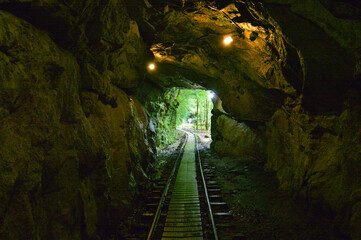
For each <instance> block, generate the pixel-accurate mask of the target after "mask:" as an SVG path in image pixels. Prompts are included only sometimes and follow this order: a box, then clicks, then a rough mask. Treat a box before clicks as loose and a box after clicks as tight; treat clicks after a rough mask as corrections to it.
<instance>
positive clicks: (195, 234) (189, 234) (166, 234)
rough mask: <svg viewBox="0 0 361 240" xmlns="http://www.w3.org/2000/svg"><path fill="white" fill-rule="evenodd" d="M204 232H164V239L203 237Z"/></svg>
mask: <svg viewBox="0 0 361 240" xmlns="http://www.w3.org/2000/svg"><path fill="white" fill-rule="evenodd" d="M202 236H203V232H202V231H194V232H163V236H162V237H178V238H181V237H202Z"/></svg>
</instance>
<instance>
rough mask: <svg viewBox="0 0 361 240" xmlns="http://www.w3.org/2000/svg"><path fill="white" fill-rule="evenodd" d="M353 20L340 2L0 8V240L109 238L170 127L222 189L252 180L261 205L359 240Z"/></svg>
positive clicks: (165, 148) (154, 168) (76, 1)
mask: <svg viewBox="0 0 361 240" xmlns="http://www.w3.org/2000/svg"><path fill="white" fill-rule="evenodd" d="M360 16H361V3H360V1H351V0H347V1H341V0H302V1H300V0H102V1H91V0H73V1H60V0H11V1H9V0H0V239H1V240H2V239H4V240H5V239H6V240H7V239H11V240H24V239H34V240H35V239H36V240H39V239H55V240H58V239H59V240H60V239H62V240H68V239H69V240H70V239H71V240H79V239H106V240H108V239H109V240H110V239H115V238H118V239H122V238H123V237H124V234H123V233H125V232H126V231H127V228H128V227H129V225H126V222H127V221H130V220H131V219H132V216H133V214H134V209H135V206H141V205H142V204H141V200H142V199H143V197H144V196H143V195H144V194H146V193H149V192H152V189H153V188H154V187H155V181H156V180H155V179H156V178H157V177H160V176H161V175H162V173H164V172H163V170H164V169H169V168H171V167H170V166H173V165H172V163H174V161H173V160H174V158H172V156H174V155H176V149H177V146H176V145H177V143H179V142H180V139H183V138H182V134H181V133H180V132H178V131H176V129H177V127H178V126H181V125H182V124H183V126H187V127H190V126H192V127H193V129H195V131H196V129H197V128H198V130H199V131H198V132H202V131H203V130H204V131H205V130H208V129H209V128H210V131H211V133H212V134H211V136H212V140H211V141H210V139H207V144H203V145H202V144H201V145H202V146H203V147H204V148H210V149H211V151H212V152H208V150H205V152H204V155H205V156H208V157H209V156H217V158H216V159H218V160H219V159H223V160H219V161H212V159H210V162H209V166H210V165H212V164H213V167H218V170H219V171H218V172H219V173H220V175H224V176H232V177H233V178H234V179H236V180H237V181H236V182H234V186H239V183H242V184H243V183H244V184H248V183H249V181H247V180H245V178H244V177H242V176H247V177H250V178H252V177H253V176H256V175H257V173H260V172H262V174H263V173H264V172H263V171H264V170H265V171H267V173H265V174H268V173H269V174H270V175H271V177H270V178H267V177H264V178H263V177H262V178H261V179H262V180H263V181H264V182H266V181H268V180H269V182H272V183H274V184H273V185H272V186H270V185H267V184H266V186H269V189H275V192H279V193H282V194H283V195H282V194H281V195H282V196H286V197H285V198H286V199H287V200H285V198H284V199H280V198H278V197H277V198H274V199H279V200H280V201H281V202H283V203H290V204H291V205H292V204H293V203H295V202H294V201H293V200H292V199H295V200H296V201H297V202H298V203H295V204H296V205H295V206H296V208H297V206H299V205H302V206H305V208H302V209H305V211H302V212H303V214H304V213H305V212H308V211H309V212H310V214H311V216H314V215H312V214H315V212H316V213H317V214H316V215H318V216H319V217H321V218H326V221H321V222H322V223H325V225H323V224H321V225H320V226H326V225H327V226H326V227H325V228H324V229H329V227H330V226H332V227H334V228H335V229H336V232H337V234H336V238H339V239H353V240H359V239H361V51H360V49H361V17H360ZM210 89H211V90H212V91H213V92H214V93H216V95H217V96H215V97H214V98H213V99H212V101H211V100H210V99H209V98H208V97H207V95H208V94H209V91H208V90H210ZM206 90H207V91H208V92H207V91H206ZM197 106H198V107H197ZM211 108H212V109H211ZM188 120H189V122H188ZM185 121H186V123H188V125H186V123H185ZM190 122H191V124H189V123H190ZM199 135H201V134H199ZM203 140H204V139H203ZM159 150H162V151H159ZM163 153H164V154H169V156H170V158H167V159H168V160H167V159H165V158H164V156H165V155H162V154H163ZM228 158H229V159H231V160H229V159H228ZM169 159H173V160H169ZM225 159H226V160H225ZM227 159H228V160H227ZM245 159H246V160H247V161H246V163H245V162H242V161H243V160H245ZM225 162H227V163H228V164H226V165H224V166H222V163H225ZM230 166H234V168H231V167H230ZM252 166H253V167H255V168H257V169H258V170H259V172H257V173H255V174H254V175H252V174H250V175H248V174H249V173H247V171H248V170H247V171H246V170H245V169H248V168H251V167H252ZM162 169H163V170H162ZM258 170H257V171H258ZM210 171H213V170H210ZM214 171H215V170H214ZM228 172H229V174H227V173H228ZM262 176H263V175H262ZM267 176H268V175H267ZM252 179H254V178H252ZM224 180H225V181H224V182H226V183H227V184H228V183H229V181H228V180H229V179H224ZM255 181H256V180H255ZM230 182H232V181H230ZM256 182H257V181H256ZM253 183H254V182H253ZM258 183H259V182H258ZM251 185H252V184H251ZM259 185H262V184H259ZM272 187H275V188H272ZM225 189H227V188H225ZM245 189H252V190H257V189H253V188H252V187H251V188H247V187H245ZM261 189H262V187H261ZM217 191H218V189H217ZM253 192H254V191H253ZM268 193H269V192H268ZM230 194H231V196H232V198H234V199H236V200H239V201H241V200H242V199H243V200H244V201H248V200H249V199H250V198H247V197H245V196H244V195H242V194H238V193H237V194H236V193H230ZM217 195H222V193H220V194H217ZM250 196H254V197H255V198H256V199H259V198H258V197H259V196H262V197H265V198H267V194H259V195H254V194H253V193H252V194H250ZM270 198H271V197H270ZM247 199H248V200H247ZM284 200H285V201H284ZM269 202H271V200H269V201H268V200H267V202H263V203H265V205H267V203H269ZM222 204H223V203H222ZM222 204H220V205H222ZM297 204H298V205H297ZM242 209H243V210H244V211H243V210H242ZM247 209H248V210H249V208H242V207H240V208H239V210H240V211H239V213H242V211H243V213H246V212H247ZM289 209H292V208H289ZM241 210H242V211H241ZM271 210H272V209H270V211H271ZM248 213H249V212H248ZM241 215H242V214H241ZM289 216H291V215H289ZM286 218H287V217H285V218H284V219H286ZM311 218H312V217H311ZM252 219H253V220H255V219H258V218H252ZM327 221H329V222H328V223H327ZM311 222H312V221H309V222H307V221H306V223H305V224H310V223H311ZM315 222H316V223H317V221H315ZM263 223H264V222H261V223H260V225H262V224H263ZM312 223H313V222H312ZM272 226H276V225H272ZM320 226H317V227H320ZM202 229H203V228H202ZM271 232H272V231H271ZM274 232H275V233H280V234H279V235H277V234H276V235H274V238H275V239H277V238H278V239H280V238H281V237H280V236H282V237H286V236H288V237H289V235H287V234H286V233H285V231H276V230H275V231H274ZM295 232H297V231H296V230H295ZM246 233H247V232H246V231H245V234H246ZM258 233H260V232H257V233H255V234H258ZM268 233H269V232H268ZM268 235H269V234H268ZM238 236H239V237H240V238H241V239H242V238H247V237H248V239H251V237H254V236H251V233H250V232H248V233H247V234H246V235H244V236H241V235H238ZM255 236H262V234H259V235H255ZM292 236H297V234H296V233H293V235H292ZM314 236H317V237H314ZM302 237H304V238H305V239H310V238H311V239H312V237H314V238H315V239H317V238H318V239H320V238H322V234H321V235H319V234H316V235H313V236H311V235H308V236H306V235H300V237H299V239H302ZM290 239H292V237H290ZM325 239H328V238H327V237H326V238H325ZM257 240H258V239H257Z"/></svg>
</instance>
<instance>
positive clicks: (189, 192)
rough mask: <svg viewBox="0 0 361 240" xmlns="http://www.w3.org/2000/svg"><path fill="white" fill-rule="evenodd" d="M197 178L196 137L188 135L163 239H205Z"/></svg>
mask: <svg viewBox="0 0 361 240" xmlns="http://www.w3.org/2000/svg"><path fill="white" fill-rule="evenodd" d="M187 134H188V133H187ZM196 176H197V173H196V164H195V153H194V135H193V134H188V142H187V143H186V146H185V150H184V154H183V158H182V161H181V163H180V166H179V170H178V173H177V176H176V180H175V185H174V187H173V189H172V192H171V193H172V195H171V199H170V204H169V207H168V213H167V218H166V222H165V227H164V229H163V230H164V231H163V235H162V239H168V240H171V239H178V240H179V239H192V240H200V239H203V232H202V223H201V212H200V204H199V195H198V183H197V179H196Z"/></svg>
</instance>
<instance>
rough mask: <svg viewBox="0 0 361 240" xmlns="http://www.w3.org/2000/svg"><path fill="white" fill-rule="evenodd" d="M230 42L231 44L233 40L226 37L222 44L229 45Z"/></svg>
mask: <svg viewBox="0 0 361 240" xmlns="http://www.w3.org/2000/svg"><path fill="white" fill-rule="evenodd" d="M231 42H233V38H232V37H226V38H225V39H224V44H226V45H229V44H230V43H231Z"/></svg>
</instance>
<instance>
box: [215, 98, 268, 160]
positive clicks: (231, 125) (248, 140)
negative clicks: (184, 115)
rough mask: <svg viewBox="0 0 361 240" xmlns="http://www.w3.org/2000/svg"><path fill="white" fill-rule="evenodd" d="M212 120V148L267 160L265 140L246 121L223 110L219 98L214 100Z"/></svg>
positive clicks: (237, 155)
mask: <svg viewBox="0 0 361 240" xmlns="http://www.w3.org/2000/svg"><path fill="white" fill-rule="evenodd" d="M211 120H212V124H211V133H212V143H211V149H212V150H214V151H216V152H218V153H220V154H222V155H228V156H233V157H246V158H247V159H248V158H253V159H255V160H256V161H264V160H265V157H266V155H265V154H266V151H265V143H264V141H262V140H261V139H260V138H259V136H258V135H257V132H255V130H254V129H252V128H250V127H249V126H248V125H247V124H246V123H244V122H238V121H236V120H235V119H233V118H231V116H230V115H228V114H227V113H226V112H225V111H224V110H223V108H222V101H221V100H220V99H219V98H216V99H215V100H214V107H213V110H212V119H211Z"/></svg>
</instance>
